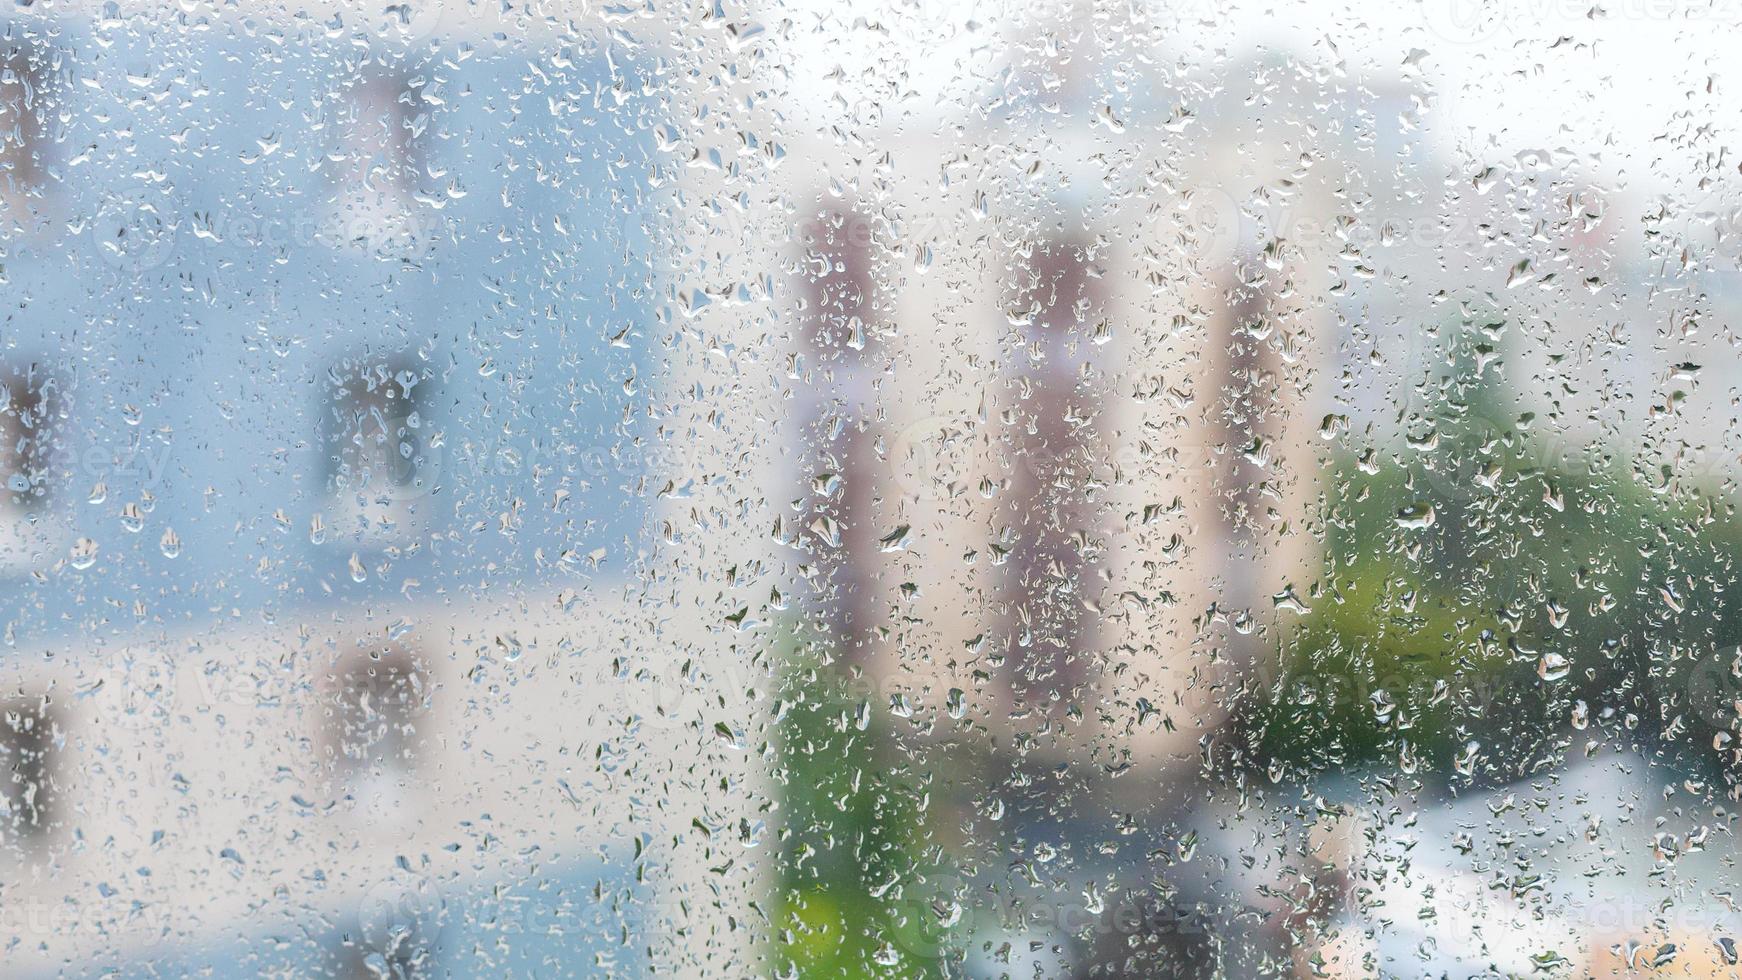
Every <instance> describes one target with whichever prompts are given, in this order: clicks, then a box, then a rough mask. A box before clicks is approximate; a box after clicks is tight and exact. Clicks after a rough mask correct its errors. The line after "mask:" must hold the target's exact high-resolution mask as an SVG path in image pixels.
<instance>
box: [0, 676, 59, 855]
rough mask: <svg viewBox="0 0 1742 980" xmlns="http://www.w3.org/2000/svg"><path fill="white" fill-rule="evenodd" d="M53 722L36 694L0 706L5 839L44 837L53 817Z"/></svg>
mask: <svg viewBox="0 0 1742 980" xmlns="http://www.w3.org/2000/svg"><path fill="white" fill-rule="evenodd" d="M58 737H59V732H58V725H57V722H56V718H55V716H54V713H53V711H51V710H50V708H49V705H48V701H47V699H46V698H45V697H43V696H41V695H36V696H18V697H13V698H10V699H8V700H7V701H6V702H5V703H4V705H3V706H0V760H4V765H5V767H6V768H5V777H4V779H3V781H0V808H3V810H0V819H3V820H4V832H5V836H6V839H7V840H8V841H10V842H11V843H13V844H15V845H20V846H30V845H33V844H34V843H36V842H37V841H40V840H42V839H43V838H45V837H46V836H47V835H48V833H49V831H50V829H51V828H52V827H53V825H54V824H53V821H54V819H55V817H56V813H55V811H56V808H57V807H56V803H57V800H56V793H55V785H54V778H55V772H54V763H55V752H56V742H57V740H58Z"/></svg>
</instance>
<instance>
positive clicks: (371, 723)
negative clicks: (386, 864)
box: [326, 649, 430, 820]
mask: <svg viewBox="0 0 1742 980" xmlns="http://www.w3.org/2000/svg"><path fill="white" fill-rule="evenodd" d="M429 694H430V691H429V685H428V682H427V678H426V675H425V673H424V670H423V668H422V667H421V666H419V665H418V663H417V661H416V658H415V657H414V656H413V655H412V654H411V653H410V652H409V651H406V650H403V649H391V650H387V651H376V652H371V653H368V654H360V655H356V656H354V657H353V658H351V659H350V660H348V661H347V662H345V663H344V664H342V665H341V666H340V668H339V670H338V672H337V677H336V689H335V691H334V694H333V704H332V712H331V716H330V719H329V722H328V729H327V732H326V743H327V745H328V747H329V749H330V750H331V758H332V763H333V771H334V776H335V779H336V783H337V785H336V787H335V788H336V790H337V791H338V792H339V793H341V794H343V795H344V796H348V797H350V799H351V800H352V801H353V803H354V805H355V809H356V810H357V811H358V812H361V813H363V814H365V815H368V816H373V817H379V818H382V819H386V820H392V819H394V818H396V817H397V816H398V815H399V814H400V811H401V810H402V808H403V807H404V806H405V805H406V804H407V803H408V802H409V801H410V799H411V798H412V797H413V795H414V793H413V790H414V787H412V786H411V785H410V780H411V779H412V777H413V776H414V774H415V773H416V771H417V768H418V763H419V760H420V757H421V755H422V735H423V733H422V728H421V726H422V724H423V721H424V716H425V712H426V707H427V703H428V698H429Z"/></svg>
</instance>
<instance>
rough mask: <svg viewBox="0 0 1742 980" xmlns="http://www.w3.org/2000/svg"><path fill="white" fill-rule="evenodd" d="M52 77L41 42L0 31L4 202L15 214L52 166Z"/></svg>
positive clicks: (1, 186)
mask: <svg viewBox="0 0 1742 980" xmlns="http://www.w3.org/2000/svg"><path fill="white" fill-rule="evenodd" d="M49 80H50V73H49V70H48V62H47V54H46V52H44V51H43V50H42V48H41V47H40V46H39V45H37V44H35V43H33V42H29V41H21V40H18V39H16V38H12V37H0V202H3V203H4V205H5V207H6V209H7V211H9V212H11V213H13V214H14V215H17V214H21V213H24V212H25V210H26V209H27V208H28V205H27V204H26V198H27V197H28V196H30V195H31V194H32V193H33V192H35V191H37V190H38V189H40V188H41V186H42V183H43V178H44V175H45V171H46V169H47V164H48V154H49V152H50V149H51V146H52V143H51V141H50V140H49V138H48V133H49V126H48V118H49V100H48V98H47V94H48V88H49Z"/></svg>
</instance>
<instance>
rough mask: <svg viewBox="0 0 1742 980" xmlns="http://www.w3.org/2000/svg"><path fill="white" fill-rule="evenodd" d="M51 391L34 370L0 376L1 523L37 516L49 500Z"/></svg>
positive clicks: (46, 382)
mask: <svg viewBox="0 0 1742 980" xmlns="http://www.w3.org/2000/svg"><path fill="white" fill-rule="evenodd" d="M51 387H52V385H51V384H50V383H49V379H48V377H47V376H46V375H45V374H43V373H42V372H40V371H39V370H38V369H37V368H36V367H35V366H34V365H33V366H29V367H25V368H22V369H18V370H12V371H4V372H3V373H0V479H3V480H4V483H5V490H4V493H3V494H0V521H6V520H7V519H16V518H19V517H21V516H24V515H25V514H28V513H30V512H33V511H37V510H40V509H41V508H42V506H43V505H44V504H45V503H46V501H47V499H48V490H49V488H48V461H49V453H50V451H51V449H52V448H53V441H52V440H53V435H52V426H51V425H50V424H49V419H50V415H49V407H50V406H49V393H50V389H51Z"/></svg>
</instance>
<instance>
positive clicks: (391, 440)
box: [324, 356, 435, 538]
mask: <svg viewBox="0 0 1742 980" xmlns="http://www.w3.org/2000/svg"><path fill="white" fill-rule="evenodd" d="M327 381H328V388H329V391H330V393H331V398H330V401H329V402H328V403H327V406H326V414H325V416H324V425H325V428H326V432H325V444H326V446H327V451H326V454H325V458H326V460H327V465H328V472H327V480H328V487H329V489H330V491H331V494H332V497H333V501H332V503H333V510H334V512H335V514H336V515H337V516H338V517H339V518H340V519H341V520H342V521H344V522H345V524H344V525H343V526H342V527H341V530H342V531H344V532H346V533H351V532H357V533H361V534H362V535H364V536H365V537H367V538H376V537H381V536H384V535H388V536H390V535H393V534H395V533H396V532H397V531H399V530H403V529H404V527H405V524H406V523H407V522H408V521H409V520H410V519H411V517H412V516H413V508H414V505H415V501H416V500H417V499H418V498H419V497H421V496H423V495H424V494H427V493H429V492H430V491H431V490H432V489H433V484H432V483H431V481H432V480H433V479H434V477H435V466H434V465H433V463H434V460H433V452H434V450H433V447H432V444H431V443H432V438H431V437H432V430H431V429H430V426H429V419H428V417H427V414H426V412H425V401H426V399H425V394H424V393H425V392H426V391H427V390H428V388H427V387H425V383H426V382H425V378H424V375H423V373H422V372H421V371H419V370H418V369H417V368H416V367H415V366H414V364H413V362H412V360H411V359H410V358H407V357H400V356H391V357H386V358H379V357H374V358H370V357H364V358H353V359H345V360H343V361H341V362H340V363H339V364H337V365H335V366H334V367H333V368H332V369H331V370H330V371H329V372H328V377H327Z"/></svg>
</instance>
